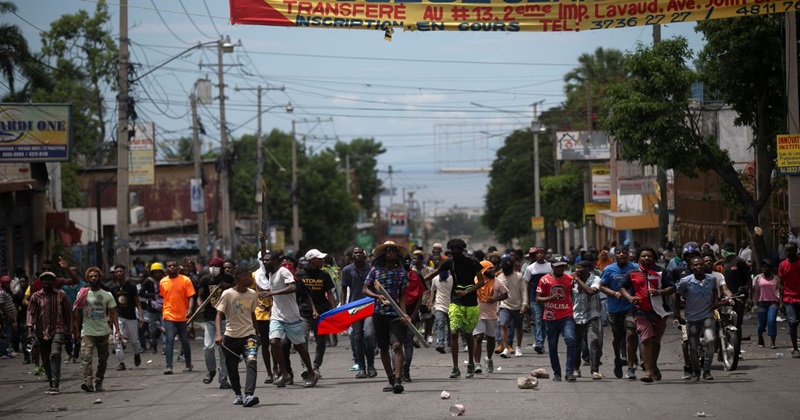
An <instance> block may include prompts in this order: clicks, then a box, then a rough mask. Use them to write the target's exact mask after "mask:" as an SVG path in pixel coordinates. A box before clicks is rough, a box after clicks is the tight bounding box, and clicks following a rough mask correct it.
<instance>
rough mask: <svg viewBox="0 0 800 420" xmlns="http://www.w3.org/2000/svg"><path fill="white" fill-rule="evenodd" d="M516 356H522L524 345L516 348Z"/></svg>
mask: <svg viewBox="0 0 800 420" xmlns="http://www.w3.org/2000/svg"><path fill="white" fill-rule="evenodd" d="M514 357H522V347H517V349H516V350H514Z"/></svg>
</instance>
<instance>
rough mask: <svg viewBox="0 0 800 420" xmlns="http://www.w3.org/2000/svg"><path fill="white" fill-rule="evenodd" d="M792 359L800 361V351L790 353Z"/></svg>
mask: <svg viewBox="0 0 800 420" xmlns="http://www.w3.org/2000/svg"><path fill="white" fill-rule="evenodd" d="M792 359H800V350H795V351H793V352H792Z"/></svg>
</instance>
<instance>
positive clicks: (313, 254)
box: [306, 248, 328, 261]
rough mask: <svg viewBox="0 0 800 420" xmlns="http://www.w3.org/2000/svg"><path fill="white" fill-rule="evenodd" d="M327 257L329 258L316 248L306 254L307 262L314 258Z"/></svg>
mask: <svg viewBox="0 0 800 420" xmlns="http://www.w3.org/2000/svg"><path fill="white" fill-rule="evenodd" d="M326 256H328V254H323V253H322V252H319V250H318V249H316V248H314V249H311V250H309V251H308V252H306V260H307V261H311V260H313V259H314V258H325V257H326Z"/></svg>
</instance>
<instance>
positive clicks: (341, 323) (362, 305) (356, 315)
mask: <svg viewBox="0 0 800 420" xmlns="http://www.w3.org/2000/svg"><path fill="white" fill-rule="evenodd" d="M374 310H375V299H374V298H371V297H365V298H362V299H359V300H356V301H354V302H350V303H348V304H347V305H342V306H340V307H338V308H333V309H331V310H330V311H328V312H325V313H323V314H322V315H320V316H319V320H318V321H317V334H339V333H340V332H343V331H346V330H347V329H348V328H350V325H352V324H353V323H354V322H356V321H361V320H362V319H366V318H367V317H370V316H372V312H373V311H374Z"/></svg>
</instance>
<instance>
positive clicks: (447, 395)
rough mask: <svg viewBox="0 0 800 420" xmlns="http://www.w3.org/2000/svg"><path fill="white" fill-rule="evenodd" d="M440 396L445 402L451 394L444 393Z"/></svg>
mask: <svg viewBox="0 0 800 420" xmlns="http://www.w3.org/2000/svg"><path fill="white" fill-rule="evenodd" d="M440 396H441V397H442V399H443V400H446V399H448V398H450V393H449V392H447V391H442V394H441V395H440Z"/></svg>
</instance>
